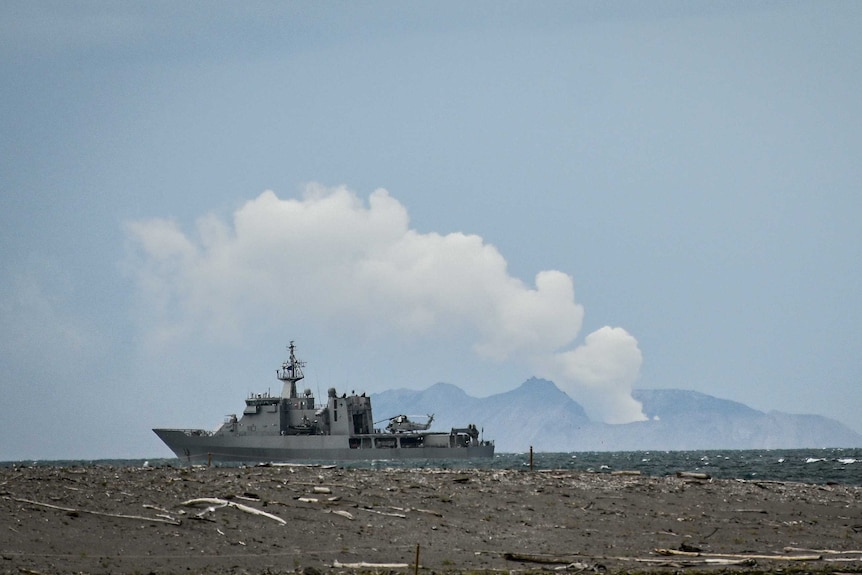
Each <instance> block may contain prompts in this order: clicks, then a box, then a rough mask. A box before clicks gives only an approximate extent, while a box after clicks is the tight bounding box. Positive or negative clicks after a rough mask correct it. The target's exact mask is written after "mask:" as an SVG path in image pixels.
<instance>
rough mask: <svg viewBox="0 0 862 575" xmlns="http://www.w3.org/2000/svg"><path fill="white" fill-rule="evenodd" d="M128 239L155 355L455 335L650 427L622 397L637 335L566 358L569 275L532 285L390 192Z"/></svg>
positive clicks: (256, 207)
mask: <svg viewBox="0 0 862 575" xmlns="http://www.w3.org/2000/svg"><path fill="white" fill-rule="evenodd" d="M127 234H128V238H129V240H130V245H131V247H132V248H133V250H132V251H133V252H134V254H135V256H136V260H135V261H134V263H133V269H134V273H135V277H136V280H137V284H138V288H139V290H140V293H141V295H142V300H141V301H142V305H143V306H144V308H143V310H142V313H141V318H142V321H143V322H144V329H145V332H146V334H147V337H148V338H149V340H150V343H151V344H155V345H166V344H170V343H171V342H172V341H174V340H177V339H179V340H182V339H185V338H190V337H201V336H206V337H210V338H230V337H232V336H234V335H235V334H237V333H242V331H243V329H245V328H246V327H247V326H248V325H250V324H251V323H252V322H254V323H258V324H259V323H260V322H283V321H285V320H287V319H293V320H295V319H297V317H299V318H301V319H305V320H314V321H316V322H326V321H332V320H333V319H334V318H337V319H338V321H339V322H343V321H349V322H351V324H353V325H359V326H364V329H365V331H366V332H368V333H372V332H376V333H379V332H385V333H390V334H396V335H409V336H411V337H441V336H445V335H446V333H451V332H453V331H458V332H461V333H467V334H470V336H471V337H472V339H473V341H474V346H473V349H474V351H475V352H476V353H477V354H478V355H479V356H481V357H484V358H486V359H492V360H496V361H507V360H517V361H528V362H530V364H531V365H533V366H535V368H536V369H537V370H539V372H540V373H539V374H540V375H543V376H545V377H549V378H550V379H553V380H554V381H555V382H556V383H557V385H559V386H560V387H561V388H562V389H563V390H564V391H566V392H568V393H569V394H570V395H571V396H572V397H574V398H575V399H577V400H578V401H581V402H582V403H583V404H584V406H585V407H586V408H587V409H588V410H590V411H591V412H592V414H593V415H594V416H596V417H600V418H602V419H604V420H606V421H612V422H626V421H633V420H638V419H644V416H643V414H642V413H641V410H640V404H638V403H637V402H636V401H635V400H633V399H632V398H631V394H630V392H631V386H632V383H633V382H634V381H635V379H636V378H637V376H638V372H639V369H640V365H641V354H640V350H639V349H638V347H637V341H636V340H635V339H634V338H633V337H632V336H631V335H629V334H628V333H626V332H625V330H623V329H621V328H609V327H606V328H602V329H600V330H598V331H596V332H594V333H592V334H589V335H588V336H587V337H586V338H585V343H584V344H583V345H581V346H580V347H575V348H574V349H571V350H569V351H564V350H566V349H567V348H570V347H571V346H572V345H573V342H574V341H575V338H576V337H577V335H578V333H579V332H580V330H581V324H582V320H583V308H582V306H581V305H579V304H578V303H576V301H575V293H574V286H573V282H572V278H571V277H570V276H568V275H567V274H564V273H562V272H559V271H553V270H552V271H542V272H540V273H539V274H537V275H536V278H535V286H528V285H526V284H525V283H524V282H522V281H521V280H520V279H518V278H514V277H512V276H510V275H509V274H508V272H507V266H506V260H505V259H504V258H503V257H502V255H501V254H500V253H499V251H498V250H497V249H496V248H495V247H494V246H492V245H490V244H487V243H485V242H484V241H483V240H482V238H480V237H479V236H475V235H465V234H462V233H450V234H446V235H440V234H436V233H427V234H423V233H419V232H417V231H416V230H413V229H410V227H409V218H408V214H407V210H406V209H405V207H404V206H403V205H402V204H401V203H400V202H398V201H397V200H396V199H394V198H392V197H391V196H390V195H389V193H388V192H386V190H382V189H379V190H376V191H375V192H373V193H372V194H371V195H370V196H369V198H368V203H367V205H366V204H365V203H364V202H363V201H362V200H361V199H360V198H359V197H357V196H356V194H354V193H353V192H352V191H350V190H348V189H346V188H344V187H338V188H332V189H330V188H324V187H322V186H319V185H310V186H308V187H307V189H306V191H305V194H304V196H303V197H302V199H298V200H297V199H287V200H282V199H279V198H278V197H276V195H275V194H274V193H273V192H271V191H266V192H264V193H263V194H261V195H260V196H259V197H257V198H256V199H254V200H251V201H249V202H247V203H246V204H245V205H244V206H242V207H241V208H240V209H238V210H237V211H236V212H235V214H234V216H233V222H232V224H230V225H229V224H226V223H225V222H223V221H222V220H220V219H219V218H217V217H215V216H207V217H204V218H202V219H200V220H199V221H198V223H197V226H196V234H194V235H187V234H186V233H184V232H183V231H182V230H181V229H180V228H179V226H178V225H177V224H176V223H174V222H172V221H167V220H147V221H136V222H131V223H129V224H128V225H127ZM250 294H253V296H251V297H250ZM144 318H146V319H144ZM561 350H563V351H561Z"/></svg>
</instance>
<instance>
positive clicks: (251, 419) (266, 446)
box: [153, 341, 494, 463]
mask: <svg viewBox="0 0 862 575" xmlns="http://www.w3.org/2000/svg"><path fill="white" fill-rule="evenodd" d="M288 349H289V350H290V359H288V360H287V361H285V362H284V363H283V364H282V366H281V369H278V370H276V376H277V377H278V379H280V380H281V381H282V382H283V386H282V391H281V395H278V396H276V395H270V394H269V393H262V394H251V395H249V397H248V398H247V399H246V400H245V409H244V410H243V413H242V417H240V418H237V416H236V415H229V416H227V417H226V418H225V421H224V422H223V423H222V425H221V426H220V427H219V428H218V429H216V430H215V431H208V430H205V429H153V431H154V432H155V433H156V435H158V436H159V438H160V439H161V440H162V441H164V442H165V444H167V446H168V447H169V448H170V449H171V451H173V452H174V453H175V454H176V455H177V457H179V458H180V459H182V460H187V461H189V462H191V463H207V462H212V461H220V462H292V461H348V460H354V461H355V460H375V459H381V460H387V459H468V458H481V457H493V455H494V443H493V441H484V440H482V439H480V437H479V430H478V429H477V428H476V426H475V425H473V424H470V425H468V426H467V427H463V428H452V429H451V430H450V431H448V432H447V431H429V428H430V427H431V422H432V420H433V415H432V416H429V418H428V421H427V422H425V423H418V422H414V421H411V420H410V419H409V418H408V417H407V416H405V415H398V416H396V417H392V418H390V419H389V420H388V425H387V426H386V428H385V429H383V430H381V429H375V428H374V425H375V422H374V418H373V417H372V415H371V398H370V397H367V396H366V394H364V393H363V394H361V395H356V394H355V393H351V394H350V395H347V394H346V393H345V394H342V395H341V396H339V395H338V394H337V392H336V390H335V388H330V389H329V392H328V397H327V400H326V403H325V404H315V400H314V396H313V395H312V394H311V390H308V389H306V390H305V391H304V392H303V393H302V394H301V395H300V394H298V393H297V389H296V382H298V381H299V380H301V379H303V377H305V376H304V375H303V373H302V368H303V367H304V366H305V362H302V361H299V360H298V359H297V358H296V355H295V353H294V352H295V346H294V344H293V342H292V341H291V342H290V347H289V348H288ZM382 421H387V420H385V419H384V420H382Z"/></svg>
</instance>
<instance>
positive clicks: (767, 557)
mask: <svg viewBox="0 0 862 575" xmlns="http://www.w3.org/2000/svg"><path fill="white" fill-rule="evenodd" d="M655 552H656V553H657V554H659V555H681V556H683V557H702V558H704V559H753V560H755V561H760V560H764V561H820V560H821V559H823V555H820V554H818V555H756V554H748V553H743V554H737V553H702V552H695V551H678V550H676V549H656V550H655Z"/></svg>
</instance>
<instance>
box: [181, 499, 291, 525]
mask: <svg viewBox="0 0 862 575" xmlns="http://www.w3.org/2000/svg"><path fill="white" fill-rule="evenodd" d="M181 505H184V506H186V507H194V506H197V505H219V506H221V507H235V508H236V509H239V510H240V511H244V512H245V513H250V514H252V515H258V516H260V517H266V518H268V519H272V520H273V521H278V522H279V523H281V524H282V525H287V521H285V520H284V519H282V518H281V517H279V516H278V515H273V514H272V513H267V512H266V511H261V510H260V509H255V508H254V507H249V506H248V505H243V504H242V503H234V502H233V501H228V500H227V499H219V498H217V497H200V498H198V499H189V500H188V501H183V502H182V503H181Z"/></svg>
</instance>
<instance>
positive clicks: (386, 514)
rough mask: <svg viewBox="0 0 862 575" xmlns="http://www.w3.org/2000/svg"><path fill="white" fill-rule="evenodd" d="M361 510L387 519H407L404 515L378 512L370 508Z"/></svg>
mask: <svg viewBox="0 0 862 575" xmlns="http://www.w3.org/2000/svg"><path fill="white" fill-rule="evenodd" d="M359 509H363V510H365V511H367V512H369V513H376V514H377V515H385V516H386V517H398V518H400V519H407V516H406V515H404V514H403V513H389V512H388V511H378V510H377V509H371V508H370V507H360V508H359Z"/></svg>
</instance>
